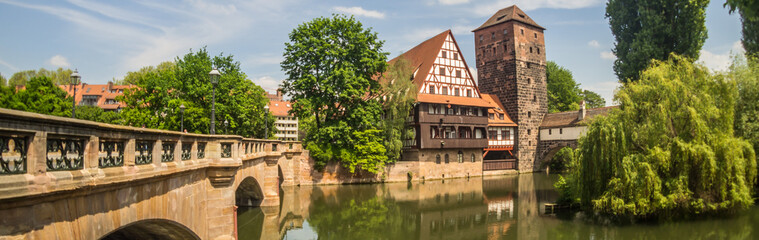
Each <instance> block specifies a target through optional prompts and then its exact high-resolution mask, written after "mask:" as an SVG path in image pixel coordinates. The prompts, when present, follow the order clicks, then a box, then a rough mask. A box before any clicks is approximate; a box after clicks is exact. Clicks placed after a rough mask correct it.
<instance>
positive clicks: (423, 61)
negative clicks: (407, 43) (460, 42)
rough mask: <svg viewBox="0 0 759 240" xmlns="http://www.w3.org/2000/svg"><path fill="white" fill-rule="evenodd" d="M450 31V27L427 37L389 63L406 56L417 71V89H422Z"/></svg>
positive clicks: (415, 81) (415, 82)
mask: <svg viewBox="0 0 759 240" xmlns="http://www.w3.org/2000/svg"><path fill="white" fill-rule="evenodd" d="M450 33H451V30H450V29H449V30H447V31H444V32H442V33H440V34H438V35H436V36H434V37H432V38H430V39H427V41H424V42H422V43H420V44H419V45H416V47H414V48H412V49H411V50H408V51H406V52H405V53H403V54H401V55H399V56H397V57H395V58H393V59H392V60H390V62H388V63H389V64H393V63H394V62H395V61H396V60H398V59H399V58H401V57H405V58H406V60H407V61H408V62H409V64H410V65H411V66H412V67H413V68H414V72H416V76H414V84H416V88H417V89H420V88H421V87H422V85H423V84H424V80H425V79H427V75H428V74H429V72H428V70H429V69H430V68H431V67H432V64H434V63H435V58H436V57H437V53H438V52H439V51H440V48H441V47H442V46H443V42H445V37H447V36H448V34H450Z"/></svg>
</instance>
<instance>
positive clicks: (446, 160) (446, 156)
mask: <svg viewBox="0 0 759 240" xmlns="http://www.w3.org/2000/svg"><path fill="white" fill-rule="evenodd" d="M449 162H450V160H449V159H448V154H447V153H446V154H445V164H448V163H449Z"/></svg>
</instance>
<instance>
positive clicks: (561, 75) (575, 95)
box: [546, 61, 582, 112]
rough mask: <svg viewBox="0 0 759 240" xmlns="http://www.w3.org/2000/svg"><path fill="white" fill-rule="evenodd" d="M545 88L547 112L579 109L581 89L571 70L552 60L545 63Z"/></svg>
mask: <svg viewBox="0 0 759 240" xmlns="http://www.w3.org/2000/svg"><path fill="white" fill-rule="evenodd" d="M546 84H547V86H546V88H547V90H548V112H563V111H571V110H577V109H580V105H579V103H580V100H582V97H581V96H580V93H581V90H580V88H579V84H577V82H575V79H574V77H572V72H571V71H569V70H568V69H566V68H564V67H562V66H559V65H558V64H556V63H555V62H553V61H548V63H546Z"/></svg>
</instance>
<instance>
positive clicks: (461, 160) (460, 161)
mask: <svg viewBox="0 0 759 240" xmlns="http://www.w3.org/2000/svg"><path fill="white" fill-rule="evenodd" d="M456 159H457V160H458V161H459V163H463V162H464V153H463V152H461V151H459V154H458V155H456Z"/></svg>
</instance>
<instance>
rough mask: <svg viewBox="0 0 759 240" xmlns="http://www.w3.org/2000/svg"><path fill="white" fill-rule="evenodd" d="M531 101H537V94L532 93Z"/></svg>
mask: <svg viewBox="0 0 759 240" xmlns="http://www.w3.org/2000/svg"><path fill="white" fill-rule="evenodd" d="M532 101H533V102H536V101H538V96H537V95H535V94H533V95H532Z"/></svg>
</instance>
